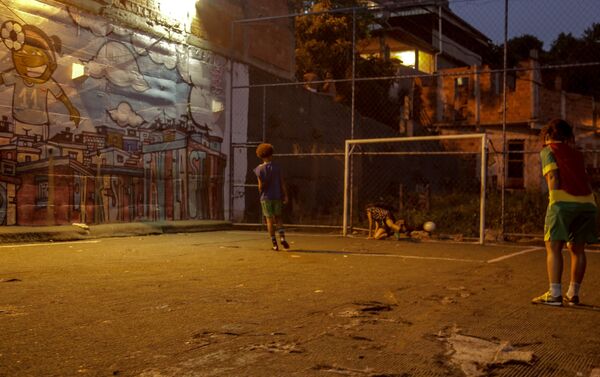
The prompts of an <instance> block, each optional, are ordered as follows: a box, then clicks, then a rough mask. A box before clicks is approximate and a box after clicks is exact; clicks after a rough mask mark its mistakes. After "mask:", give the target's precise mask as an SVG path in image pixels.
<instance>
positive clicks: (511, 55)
mask: <svg viewBox="0 0 600 377" xmlns="http://www.w3.org/2000/svg"><path fill="white" fill-rule="evenodd" d="M533 49H535V50H538V51H539V53H540V56H539V59H540V64H541V65H546V66H551V65H567V64H585V63H598V62H600V23H594V24H592V25H591V26H590V27H589V28H587V29H586V30H585V31H584V33H583V34H582V35H581V37H575V36H573V35H572V34H571V33H568V34H565V33H561V34H559V35H558V37H557V38H556V40H554V42H553V43H552V45H551V46H550V49H549V50H548V51H546V50H544V48H543V42H542V41H540V40H539V39H538V38H537V37H535V36H532V35H528V34H525V35H522V36H519V37H514V38H511V39H510V40H508V56H507V62H508V67H516V66H517V65H518V63H519V62H520V61H523V60H525V59H527V58H529V51H530V50H533ZM503 54H504V47H503V46H494V47H493V49H492V54H491V56H492V57H491V64H492V66H494V67H496V68H500V67H502V65H503V56H504V55H503ZM558 76H560V77H561V79H562V85H563V89H565V90H566V91H568V92H573V93H580V94H586V95H593V96H595V97H596V98H600V67H599V66H598V65H592V66H580V67H566V68H562V69H548V70H544V71H543V80H544V83H545V84H546V85H547V86H553V85H554V82H555V79H556V78H557V77H558Z"/></svg>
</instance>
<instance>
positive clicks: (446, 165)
mask: <svg viewBox="0 0 600 377" xmlns="http://www.w3.org/2000/svg"><path fill="white" fill-rule="evenodd" d="M486 145H487V137H486V134H484V133H480V134H456V135H437V136H415V137H394V138H376V139H348V140H346V142H345V149H344V189H343V195H344V199H343V225H342V227H343V230H342V233H343V236H347V235H348V231H349V230H350V229H351V228H353V224H352V223H353V219H354V218H357V216H355V214H354V211H353V209H354V208H361V206H360V205H359V204H358V203H359V202H361V201H362V202H363V204H364V201H365V200H371V201H374V200H377V199H382V198H383V197H384V196H385V195H384V194H383V193H384V191H385V194H387V198H389V197H390V195H389V194H390V189H389V188H390V187H393V186H394V185H398V186H399V187H400V195H399V196H400V199H399V203H400V206H402V201H403V187H407V190H406V191H407V192H410V193H411V194H412V193H414V188H415V187H426V189H427V190H428V193H429V190H430V189H431V192H432V194H431V195H432V196H435V197H436V198H438V201H439V202H443V201H444V200H446V198H448V197H450V196H452V197H453V198H455V200H456V198H458V200H461V195H462V192H461V191H458V190H457V189H456V187H458V186H461V187H462V186H464V187H468V188H467V189H465V191H464V196H465V198H467V197H468V200H470V203H471V206H470V207H469V210H470V211H471V212H472V211H475V216H476V212H477V208H475V203H474V202H476V201H478V202H479V203H478V212H479V216H478V217H479V223H478V226H476V224H473V232H477V233H478V234H477V238H478V240H479V243H480V244H483V243H484V239H485V220H486V219H485V209H486V202H485V197H486V175H487V163H486ZM357 158H361V159H362V160H359V161H356V159H357ZM360 162H362V163H360ZM355 170H360V174H357V173H355ZM357 175H359V176H358V177H357ZM409 176H411V177H412V176H416V177H417V178H414V179H412V180H411V178H410V177H409ZM452 177H454V178H455V179H456V182H459V181H460V185H454V182H452V181H451V180H450V179H451V178H452ZM358 180H360V181H361V182H363V184H362V186H363V188H362V190H359V188H360V187H358V186H360V184H359V185H357V184H356V182H357V181H358ZM477 180H478V181H479V182H477ZM381 181H383V183H379V186H380V187H378V182H381ZM417 181H418V182H419V183H416V182H417ZM476 183H479V185H478V186H479V187H475V186H477V185H476ZM431 186H433V187H431ZM448 186H449V187H448ZM409 187H410V188H409ZM397 192H398V191H396V193H397ZM449 192H452V194H449ZM434 194H435V195H434ZM360 195H365V196H368V197H369V198H368V199H365V198H360V200H359V199H357V198H355V197H354V196H360ZM444 195H445V196H444ZM469 195H470V197H469ZM412 199H413V198H411V200H412ZM465 201H467V199H465ZM413 202H414V200H413ZM413 204H414V203H413ZM419 205H421V208H419ZM414 206H415V208H416V210H419V209H423V204H422V203H418V204H415V205H414ZM457 207H461V208H462V207H463V206H462V205H460V206H457ZM427 208H428V209H429V199H427ZM361 209H362V208H361ZM467 215H468V216H469V218H470V217H473V216H472V215H473V214H471V213H469V214H467ZM440 216H441V215H440ZM431 220H434V221H435V220H438V221H444V220H447V221H452V220H450V219H431ZM477 228H478V229H477Z"/></svg>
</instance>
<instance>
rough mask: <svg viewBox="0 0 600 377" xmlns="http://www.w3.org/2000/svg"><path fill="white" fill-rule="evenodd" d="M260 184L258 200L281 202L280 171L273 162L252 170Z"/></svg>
mask: <svg viewBox="0 0 600 377" xmlns="http://www.w3.org/2000/svg"><path fill="white" fill-rule="evenodd" d="M254 173H255V174H256V176H257V177H258V178H259V179H260V181H261V182H262V192H261V193H260V200H281V197H282V195H281V169H280V168H279V165H277V164H274V163H273V162H264V163H262V164H260V165H258V166H257V167H256V169H254Z"/></svg>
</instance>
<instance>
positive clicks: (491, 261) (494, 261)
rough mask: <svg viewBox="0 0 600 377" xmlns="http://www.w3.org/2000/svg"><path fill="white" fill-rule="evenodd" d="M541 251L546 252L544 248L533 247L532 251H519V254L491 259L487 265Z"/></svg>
mask: <svg viewBox="0 0 600 377" xmlns="http://www.w3.org/2000/svg"><path fill="white" fill-rule="evenodd" d="M539 250H544V248H543V247H532V248H531V249H526V250H523V251H519V252H517V253H512V254H508V255H503V256H501V257H498V258H494V259H490V260H489V261H487V263H496V262H500V261H503V260H505V259H508V258H512V257H516V256H517V255H522V254H527V253H531V252H533V251H539Z"/></svg>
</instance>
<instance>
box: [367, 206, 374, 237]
mask: <svg viewBox="0 0 600 377" xmlns="http://www.w3.org/2000/svg"><path fill="white" fill-rule="evenodd" d="M367 218H368V219H369V235H368V236H367V238H371V234H372V230H373V215H372V214H371V211H367Z"/></svg>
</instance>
